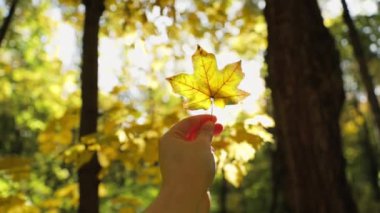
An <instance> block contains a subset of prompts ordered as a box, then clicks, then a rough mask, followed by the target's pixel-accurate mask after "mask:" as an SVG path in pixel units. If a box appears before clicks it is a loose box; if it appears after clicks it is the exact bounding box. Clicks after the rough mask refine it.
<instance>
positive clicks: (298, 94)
mask: <svg viewBox="0 0 380 213" xmlns="http://www.w3.org/2000/svg"><path fill="white" fill-rule="evenodd" d="M265 18H266V20H267V26H268V50H267V51H268V52H267V58H266V60H267V64H268V79H267V82H268V86H269V87H270V89H271V94H272V100H273V106H274V119H275V121H276V129H275V136H276V141H277V154H276V155H277V157H278V158H279V159H280V160H278V161H277V162H280V163H281V167H282V168H281V170H280V171H282V174H281V179H282V181H283V182H282V184H280V185H281V186H282V187H283V188H282V190H281V191H282V192H283V199H284V202H285V205H286V208H287V210H288V211H290V212H292V213H304V212H308V213H322V212H334V213H351V212H357V208H356V205H355V203H354V201H353V198H352V196H351V192H350V188H349V186H348V184H347V180H346V177H345V171H344V169H345V161H344V158H343V154H342V147H341V136H340V127H339V117H340V112H341V109H342V105H343V102H344V91H343V82H342V77H341V70H340V67H339V54H338V52H337V50H336V47H335V42H334V40H333V38H332V36H331V35H330V33H329V32H328V30H327V29H326V28H325V27H324V25H323V19H322V17H321V13H320V10H319V6H318V4H317V1H316V0H310V1H304V0H289V1H281V0H266V8H265Z"/></svg>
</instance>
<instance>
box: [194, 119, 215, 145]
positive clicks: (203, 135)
mask: <svg viewBox="0 0 380 213" xmlns="http://www.w3.org/2000/svg"><path fill="white" fill-rule="evenodd" d="M214 128H215V124H214V123H213V122H210V121H207V122H206V123H205V124H203V125H202V126H201V128H200V129H199V131H198V136H197V141H200V142H202V143H203V142H205V143H211V140H212V135H213V133H214Z"/></svg>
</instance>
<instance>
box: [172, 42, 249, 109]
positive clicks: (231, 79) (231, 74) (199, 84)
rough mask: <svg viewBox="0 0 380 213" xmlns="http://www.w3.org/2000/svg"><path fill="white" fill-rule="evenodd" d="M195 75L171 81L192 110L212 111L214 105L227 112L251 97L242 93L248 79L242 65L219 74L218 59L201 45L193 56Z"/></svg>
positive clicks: (233, 66) (183, 74)
mask: <svg viewBox="0 0 380 213" xmlns="http://www.w3.org/2000/svg"><path fill="white" fill-rule="evenodd" d="M192 61H193V68H194V74H192V75H190V74H185V73H182V74H179V75H175V76H172V77H169V78H167V80H168V81H169V82H170V84H171V85H172V87H173V90H174V92H175V93H178V94H180V95H182V96H184V97H185V98H186V101H187V102H186V105H185V107H186V108H188V109H208V108H210V106H211V105H212V103H214V104H215V105H216V106H218V107H221V108H223V107H224V106H225V105H232V104H237V103H238V102H239V101H241V100H243V99H244V98H245V97H247V96H248V95H249V93H247V92H245V91H243V90H240V89H238V88H237V87H238V86H239V84H240V81H241V80H242V79H243V78H244V73H243V72H242V70H241V61H238V62H235V63H232V64H228V65H227V66H225V67H224V68H223V69H222V70H221V71H219V70H218V67H217V64H216V59H215V55H214V54H212V53H208V52H206V51H205V50H204V49H202V48H201V47H200V46H199V45H198V47H197V50H196V52H195V53H194V55H193V56H192Z"/></svg>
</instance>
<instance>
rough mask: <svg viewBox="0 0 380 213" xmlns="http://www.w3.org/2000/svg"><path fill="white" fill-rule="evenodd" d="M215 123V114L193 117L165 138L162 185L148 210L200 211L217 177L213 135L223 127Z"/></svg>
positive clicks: (180, 123)
mask: <svg viewBox="0 0 380 213" xmlns="http://www.w3.org/2000/svg"><path fill="white" fill-rule="evenodd" d="M215 122H216V117H215V116H211V115H198V116H192V117H189V118H186V119H184V120H182V121H180V122H179V123H177V124H176V125H174V126H173V127H172V128H171V129H170V130H169V131H168V132H167V133H166V134H165V135H164V136H163V137H162V139H161V141H160V146H159V161H160V169H161V174H162V188H161V191H160V194H159V196H158V197H157V199H156V201H155V202H153V203H152V205H151V206H150V207H149V208H148V209H147V212H168V213H169V212H197V210H198V207H199V205H200V203H204V199H205V197H206V195H207V194H206V193H207V189H208V187H209V186H210V185H211V183H212V181H213V179H214V176H215V160H214V156H213V153H212V150H211V140H212V136H213V135H214V134H219V133H220V132H221V131H222V129H223V127H222V125H221V124H215ZM206 198H208V196H207V197H206ZM201 201H202V202H201Z"/></svg>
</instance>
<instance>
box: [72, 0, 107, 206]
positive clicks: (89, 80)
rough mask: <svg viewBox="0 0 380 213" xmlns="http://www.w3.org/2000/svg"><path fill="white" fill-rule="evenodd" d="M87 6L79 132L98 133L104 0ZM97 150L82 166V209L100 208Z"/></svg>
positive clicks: (87, 0) (89, 1) (92, 0)
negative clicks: (99, 58) (99, 62)
mask: <svg viewBox="0 0 380 213" xmlns="http://www.w3.org/2000/svg"><path fill="white" fill-rule="evenodd" d="M83 3H84V5H85V7H86V13H85V21H84V34H83V52H82V73H81V82H82V111H81V117H80V131H79V136H80V137H82V136H85V135H88V134H92V133H96V131H97V118H98V40H99V38H98V36H99V35H98V34H99V20H100V17H101V15H102V13H103V11H104V0H84V1H83ZM99 171H100V165H99V162H98V158H97V155H96V153H94V155H93V157H92V158H91V160H90V161H89V162H87V163H86V164H84V165H83V166H82V167H81V168H80V169H79V172H78V173H79V193H80V200H79V212H81V213H97V212H99V196H98V186H99V182H100V181H99V179H98V173H99Z"/></svg>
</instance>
